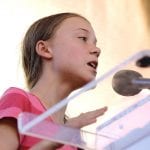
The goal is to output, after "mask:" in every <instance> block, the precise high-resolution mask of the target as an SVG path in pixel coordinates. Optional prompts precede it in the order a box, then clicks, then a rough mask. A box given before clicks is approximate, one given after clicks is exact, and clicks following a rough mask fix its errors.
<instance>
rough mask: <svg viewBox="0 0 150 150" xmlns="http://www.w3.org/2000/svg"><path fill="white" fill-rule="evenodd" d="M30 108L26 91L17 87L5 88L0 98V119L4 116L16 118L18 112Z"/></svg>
mask: <svg viewBox="0 0 150 150" xmlns="http://www.w3.org/2000/svg"><path fill="white" fill-rule="evenodd" d="M29 109H30V101H29V100H28V96H27V93H26V92H25V91H24V90H22V89H19V88H14V87H11V88H9V89H7V90H6V91H5V92H4V94H3V95H2V97H1V99H0V119H2V118H4V117H14V118H17V116H18V114H19V113H21V112H23V111H28V110H29Z"/></svg>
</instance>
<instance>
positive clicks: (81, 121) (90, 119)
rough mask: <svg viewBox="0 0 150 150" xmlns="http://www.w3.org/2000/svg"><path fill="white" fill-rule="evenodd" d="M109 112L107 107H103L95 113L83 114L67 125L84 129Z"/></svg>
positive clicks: (72, 119) (70, 120)
mask: <svg viewBox="0 0 150 150" xmlns="http://www.w3.org/2000/svg"><path fill="white" fill-rule="evenodd" d="M106 111H107V107H103V108H100V109H97V110H94V111H90V112H86V113H82V114H80V115H79V116H77V117H75V118H71V119H69V120H68V122H67V123H66V124H67V125H69V126H71V127H75V128H82V127H84V126H87V125H90V124H92V123H95V122H96V120H97V118H98V117H99V116H102V115H103V114H104V113H105V112H106Z"/></svg>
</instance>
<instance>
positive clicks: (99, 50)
mask: <svg viewBox="0 0 150 150" xmlns="http://www.w3.org/2000/svg"><path fill="white" fill-rule="evenodd" d="M100 53H101V49H100V48H98V47H93V48H92V49H91V51H90V54H94V55H96V56H97V57H99V55H100Z"/></svg>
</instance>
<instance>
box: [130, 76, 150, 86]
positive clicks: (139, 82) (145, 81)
mask: <svg viewBox="0 0 150 150" xmlns="http://www.w3.org/2000/svg"><path fill="white" fill-rule="evenodd" d="M131 82H132V84H135V85H137V86H138V88H140V89H150V79H149V78H138V79H133V80H132V81H131Z"/></svg>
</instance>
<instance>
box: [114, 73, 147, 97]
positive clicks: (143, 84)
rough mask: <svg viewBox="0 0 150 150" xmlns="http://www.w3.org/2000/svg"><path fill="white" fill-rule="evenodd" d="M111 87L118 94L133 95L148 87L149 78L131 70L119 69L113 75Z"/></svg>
mask: <svg viewBox="0 0 150 150" xmlns="http://www.w3.org/2000/svg"><path fill="white" fill-rule="evenodd" d="M112 87H113V89H114V90H115V91H116V92H117V93H118V94H120V95H123V96H133V95H136V94H138V93H139V92H140V91H141V90H142V89H150V78H143V77H142V75H141V74H140V73H138V72H136V71H133V70H120V71H118V72H117V73H116V74H115V75H114V76H113V79H112Z"/></svg>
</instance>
